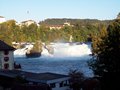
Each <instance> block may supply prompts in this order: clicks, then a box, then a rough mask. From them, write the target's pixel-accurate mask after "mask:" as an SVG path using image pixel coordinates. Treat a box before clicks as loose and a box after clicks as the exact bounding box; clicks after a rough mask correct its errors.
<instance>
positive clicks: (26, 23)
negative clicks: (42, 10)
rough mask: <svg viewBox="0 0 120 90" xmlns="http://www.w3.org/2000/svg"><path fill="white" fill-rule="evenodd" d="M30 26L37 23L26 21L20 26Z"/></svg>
mask: <svg viewBox="0 0 120 90" xmlns="http://www.w3.org/2000/svg"><path fill="white" fill-rule="evenodd" d="M31 24H37V23H36V22H35V21H34V20H27V21H23V22H21V25H26V26H29V25H31Z"/></svg>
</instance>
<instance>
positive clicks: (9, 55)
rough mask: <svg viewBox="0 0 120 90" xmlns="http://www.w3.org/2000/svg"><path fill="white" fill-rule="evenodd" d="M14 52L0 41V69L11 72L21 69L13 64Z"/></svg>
mask: <svg viewBox="0 0 120 90" xmlns="http://www.w3.org/2000/svg"><path fill="white" fill-rule="evenodd" d="M14 50H15V48H13V47H12V46H10V45H8V44H6V43H5V42H3V41H1V40H0V69H3V70H13V69H17V68H18V67H21V66H20V65H16V64H15V62H14V55H13V54H14V53H13V52H14Z"/></svg>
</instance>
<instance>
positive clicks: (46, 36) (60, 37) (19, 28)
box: [0, 19, 111, 44]
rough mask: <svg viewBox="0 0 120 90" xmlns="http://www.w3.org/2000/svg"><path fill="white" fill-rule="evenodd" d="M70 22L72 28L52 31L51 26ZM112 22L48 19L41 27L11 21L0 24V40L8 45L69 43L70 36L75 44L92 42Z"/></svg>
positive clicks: (66, 27) (67, 27)
mask: <svg viewBox="0 0 120 90" xmlns="http://www.w3.org/2000/svg"><path fill="white" fill-rule="evenodd" d="M65 22H69V23H70V24H71V25H70V26H67V25H65V26H63V27H62V28H60V29H52V30H51V29H50V28H49V27H48V26H49V25H63V24H64V23H65ZM110 22H111V20H104V21H100V20H96V19H46V20H44V21H41V22H39V24H40V26H38V25H37V24H35V23H33V24H31V25H18V24H16V21H15V20H9V21H7V22H4V23H1V24H0V39H1V40H4V41H5V42H7V43H8V44H11V42H13V41H17V42H35V41H36V40H41V41H42V42H54V41H69V38H70V36H71V35H72V37H73V42H85V41H90V40H91V37H92V36H94V35H95V34H97V33H99V31H100V30H101V28H102V27H107V25H108V24H109V23H110Z"/></svg>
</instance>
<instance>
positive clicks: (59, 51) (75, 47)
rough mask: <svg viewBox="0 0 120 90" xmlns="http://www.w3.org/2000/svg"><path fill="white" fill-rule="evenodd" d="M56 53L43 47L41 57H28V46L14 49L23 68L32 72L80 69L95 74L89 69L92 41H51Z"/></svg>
mask: <svg viewBox="0 0 120 90" xmlns="http://www.w3.org/2000/svg"><path fill="white" fill-rule="evenodd" d="M49 46H50V47H52V48H53V50H54V53H53V54H50V53H49V52H48V50H47V49H45V48H44V47H43V51H42V55H41V57H39V58H26V56H25V53H26V48H31V47H32V45H27V46H26V47H25V48H23V49H18V50H16V51H14V55H15V61H16V62H17V63H20V64H21V65H22V70H25V71H30V72H36V73H40V72H53V73H60V74H68V73H69V70H70V69H72V70H76V69H77V70H80V71H82V72H83V73H84V74H85V75H86V76H93V73H92V70H90V69H89V67H88V65H87V61H88V60H89V59H90V58H91V56H89V54H91V44H90V43H87V44H85V43H82V44H80V43H79V44H78V43H72V44H70V43H51V44H50V45H49Z"/></svg>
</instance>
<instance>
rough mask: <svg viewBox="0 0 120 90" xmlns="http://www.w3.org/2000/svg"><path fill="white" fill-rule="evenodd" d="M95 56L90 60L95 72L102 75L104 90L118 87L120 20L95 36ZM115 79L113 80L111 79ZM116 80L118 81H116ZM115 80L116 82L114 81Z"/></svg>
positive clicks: (112, 89) (119, 71)
mask: <svg viewBox="0 0 120 90" xmlns="http://www.w3.org/2000/svg"><path fill="white" fill-rule="evenodd" d="M92 51H93V54H94V56H93V58H92V60H91V61H90V62H89V65H90V67H91V68H92V70H93V71H94V74H95V75H97V76H99V77H101V82H102V86H103V90H105V89H106V90H108V88H110V89H109V90H115V88H117V87H118V83H116V82H117V80H119V77H118V76H119V73H120V20H119V19H117V20H114V21H113V22H112V23H111V24H110V25H109V26H108V28H107V30H105V29H103V30H101V33H100V34H99V35H98V37H97V36H94V38H93V50H92ZM110 80H113V81H110ZM115 80H116V81H115ZM112 82H114V84H113V83H112Z"/></svg>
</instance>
